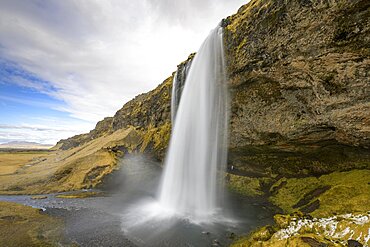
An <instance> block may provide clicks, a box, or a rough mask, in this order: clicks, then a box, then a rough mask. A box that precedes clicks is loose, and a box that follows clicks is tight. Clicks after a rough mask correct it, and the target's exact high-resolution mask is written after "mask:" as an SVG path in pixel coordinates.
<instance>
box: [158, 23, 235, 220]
mask: <svg viewBox="0 0 370 247" xmlns="http://www.w3.org/2000/svg"><path fill="white" fill-rule="evenodd" d="M176 97H179V96H176ZM175 101H177V100H173V101H172V102H175ZM227 103H228V100H227V89H226V79H225V64H224V53H223V38H222V28H221V27H217V28H216V29H214V30H213V31H212V32H211V33H210V35H209V36H208V37H207V39H206V40H205V41H204V43H203V44H202V46H201V48H200V50H199V51H198V53H197V54H196V55H195V57H194V59H193V62H192V64H191V67H190V70H189V72H188V74H187V76H186V81H185V86H184V89H183V91H182V95H181V100H180V102H179V105H178V109H177V111H176V112H174V111H172V113H173V116H175V114H176V121H175V122H174V123H173V131H172V135H171V140H170V145H169V150H168V154H167V157H166V163H165V171H164V175H163V178H162V183H161V188H160V199H159V200H160V205H161V207H163V208H166V209H169V210H171V211H172V212H174V213H178V214H181V215H186V216H189V217H191V218H193V219H195V220H203V219H207V217H208V216H210V215H211V214H214V213H215V211H216V210H217V208H218V206H219V205H218V201H217V194H218V189H217V188H218V187H217V174H218V171H220V169H224V168H225V163H226V150H227V149H226V147H227V126H228V116H227ZM174 107H176V106H175V105H172V108H173V109H174ZM222 171H223V170H222Z"/></svg>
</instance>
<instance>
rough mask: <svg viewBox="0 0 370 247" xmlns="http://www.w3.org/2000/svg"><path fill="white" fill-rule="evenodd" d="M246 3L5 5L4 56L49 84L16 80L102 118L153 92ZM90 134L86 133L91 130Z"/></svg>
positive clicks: (1, 17)
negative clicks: (136, 96) (124, 104)
mask: <svg viewBox="0 0 370 247" xmlns="http://www.w3.org/2000/svg"><path fill="white" fill-rule="evenodd" d="M243 3H244V1H242V0H213V1H212V0H203V1H201V0H182V1H173V0H139V1H129V0H123V1H118V0H110V1H98V0H96V1H57V0H54V1H37V0H30V1H20V0H3V1H1V2H0V56H1V57H3V58H5V59H8V60H10V61H13V62H16V63H17V64H19V65H20V66H22V67H23V68H24V69H26V70H28V71H30V72H32V73H34V74H36V75H37V76H39V77H40V78H42V79H43V80H45V81H49V82H50V83H51V84H52V86H53V87H54V88H56V91H54V90H53V91H48V90H46V89H45V87H44V86H43V85H34V84H32V83H30V82H26V81H22V80H16V81H15V83H18V84H22V85H23V86H27V87H32V88H34V89H35V88H36V89H37V90H41V91H42V90H44V92H45V93H47V94H49V95H52V96H53V97H56V98H58V99H60V100H63V101H64V102H66V105H67V106H64V107H63V108H61V107H60V108H59V110H63V111H66V112H68V113H70V115H71V116H72V117H76V118H79V119H83V120H87V121H90V122H96V121H98V120H100V119H102V118H103V117H105V116H109V115H113V114H114V113H115V111H117V110H118V109H119V108H120V107H121V106H122V105H123V103H125V102H127V101H128V100H130V99H131V98H133V97H134V96H135V95H137V94H139V93H143V92H146V91H148V90H151V89H153V88H154V87H155V86H156V85H158V84H159V83H160V82H162V81H163V80H164V79H165V78H166V77H167V76H169V75H170V74H171V72H172V71H174V70H175V69H176V65H177V64H178V63H179V62H181V61H182V60H185V59H186V57H187V55H188V54H190V53H191V52H194V51H196V50H197V49H198V47H199V46H200V44H201V43H202V41H203V39H204V38H205V37H206V35H207V34H208V32H209V31H210V29H212V28H213V27H215V26H216V25H217V23H218V22H219V21H220V20H221V19H222V18H223V17H226V16H227V15H229V14H232V13H234V12H236V11H237V9H238V7H239V6H241V5H242V4H243ZM85 131H86V130H85Z"/></svg>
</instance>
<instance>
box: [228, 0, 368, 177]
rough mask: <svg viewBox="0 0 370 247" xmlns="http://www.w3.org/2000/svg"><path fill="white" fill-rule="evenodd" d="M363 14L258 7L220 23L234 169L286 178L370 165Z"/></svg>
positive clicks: (347, 5)
mask: <svg viewBox="0 0 370 247" xmlns="http://www.w3.org/2000/svg"><path fill="white" fill-rule="evenodd" d="M369 6H370V3H369V2H368V1H349V0H347V1H346V0H334V1H318V0H317V1H310V0H301V1H299V0H295V1H279V0H275V1H270V0H258V1H251V2H250V3H249V4H247V5H244V6H242V7H241V8H240V9H239V11H238V13H237V14H235V15H233V16H230V17H228V18H227V19H225V20H224V21H223V25H224V27H225V28H224V30H225V49H226V54H227V62H228V71H229V83H230V88H231V92H232V94H233V100H232V117H231V129H230V149H231V153H230V158H231V163H232V164H234V165H236V166H240V167H241V169H244V170H251V171H252V170H253V171H254V172H261V173H264V174H266V173H268V172H271V171H272V172H273V173H278V174H291V175H293V174H295V175H297V173H298V174H302V175H303V174H304V173H308V172H309V173H325V172H330V171H333V170H337V169H349V168H350V167H352V168H353V167H364V166H365V167H369V163H368V162H367V164H364V161H366V160H367V161H368V160H369V156H368V148H369V147H370V128H369V123H370V115H369V112H370V103H369V100H370V79H369V68H370V56H369V55H370V49H369V45H368V44H369V41H370V22H369V21H368V20H369V17H370V11H369ZM249 154H257V155H253V156H254V157H252V158H251V157H250V155H249ZM281 161H284V162H281ZM276 162H277V164H274V163H276ZM246 163H249V165H247V166H249V167H248V168H246V166H245V165H246Z"/></svg>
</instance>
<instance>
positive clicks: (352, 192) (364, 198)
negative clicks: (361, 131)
mask: <svg viewBox="0 0 370 247" xmlns="http://www.w3.org/2000/svg"><path fill="white" fill-rule="evenodd" d="M282 181H285V182H286V184H285V185H284V186H280V187H281V188H279V189H278V190H277V192H276V193H275V194H274V195H272V196H271V197H270V201H271V202H272V203H273V204H275V205H276V206H278V207H280V208H282V209H283V210H284V211H285V212H286V213H291V212H294V211H296V210H301V209H302V208H304V207H305V206H307V205H309V204H310V203H312V202H314V201H316V200H318V201H319V206H318V208H317V209H314V211H313V212H312V213H311V215H312V216H314V217H325V216H328V215H333V214H343V213H350V212H366V211H368V210H370V170H353V171H349V172H334V173H331V174H328V175H324V176H321V177H319V178H316V177H307V178H290V179H286V178H284V179H280V180H279V181H278V182H277V183H275V184H274V185H273V187H274V188H278V187H279V185H280V184H281V183H282ZM324 186H326V187H327V188H328V189H327V190H325V191H324V192H323V193H319V194H318V195H317V196H312V197H306V198H309V201H307V202H306V203H303V205H300V208H294V206H295V205H297V203H298V202H299V201H300V200H302V199H303V198H304V197H305V196H306V195H307V194H308V193H309V192H312V191H315V190H318V189H319V188H323V187H324ZM338 202H340V203H338Z"/></svg>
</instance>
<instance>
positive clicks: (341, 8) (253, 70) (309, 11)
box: [57, 0, 370, 178]
mask: <svg viewBox="0 0 370 247" xmlns="http://www.w3.org/2000/svg"><path fill="white" fill-rule="evenodd" d="M369 6H370V3H369V2H368V1H364V0H362V1H361V0H357V1H350V0H331V1H324V0H320V1H319V0H316V1H310V0H294V1H283V0H253V1H251V2H250V3H248V4H246V5H244V6H242V7H241V8H240V9H239V11H238V12H237V13H236V14H235V15H233V16H230V17H228V18H226V19H224V20H223V21H222V25H223V27H224V39H225V53H226V60H227V69H228V74H229V86H230V91H231V94H232V100H231V121H230V152H229V154H230V155H229V167H231V166H233V168H234V169H233V171H230V172H232V173H235V175H243V176H249V177H257V178H261V177H262V178H265V177H266V178H271V177H276V176H307V175H320V174H326V173H330V172H333V171H341V170H349V169H353V168H369V158H370V156H369V147H370V127H369V126H370V115H369V112H370V103H369V100H370V92H369V91H370V79H369V71H370V70H369V69H370V48H369V46H368V44H369V43H370V33H369V32H370V23H369V21H368V20H369V17H370V12H369ZM191 59H192V55H191V56H189V59H188V60H187V61H185V62H183V63H182V64H180V65H179V70H180V71H181V68H183V67H184V66H185V64H187V63H188V62H189V61H190V60H191ZM172 79H173V77H172V76H171V77H169V78H167V79H166V80H165V81H164V82H163V83H162V84H161V85H159V86H158V87H157V88H156V89H154V90H153V91H151V92H148V93H146V94H142V95H139V96H137V97H136V98H135V99H133V100H132V101H130V102H128V103H126V104H125V105H124V106H123V107H122V109H120V110H119V111H118V112H117V113H116V114H115V116H114V117H113V118H106V119H104V120H103V121H101V122H99V123H98V124H97V126H96V128H95V129H94V130H92V131H91V132H90V133H88V134H83V135H79V136H75V137H72V138H69V139H67V140H62V141H60V142H59V143H58V145H57V147H59V148H60V149H69V148H71V147H76V146H79V145H82V144H84V143H86V142H89V141H90V140H92V139H95V138H97V137H99V136H103V135H106V134H111V133H113V132H115V131H117V130H119V129H124V128H127V127H128V126H133V127H134V128H136V129H137V130H138V131H140V133H141V134H142V136H143V138H142V143H140V145H138V150H139V151H141V152H150V153H153V154H154V155H155V157H157V158H159V159H162V158H163V156H164V152H165V149H166V147H167V144H168V140H169V134H170V127H171V124H170V98H171V83H172ZM180 80H181V78H180Z"/></svg>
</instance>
